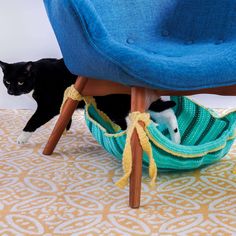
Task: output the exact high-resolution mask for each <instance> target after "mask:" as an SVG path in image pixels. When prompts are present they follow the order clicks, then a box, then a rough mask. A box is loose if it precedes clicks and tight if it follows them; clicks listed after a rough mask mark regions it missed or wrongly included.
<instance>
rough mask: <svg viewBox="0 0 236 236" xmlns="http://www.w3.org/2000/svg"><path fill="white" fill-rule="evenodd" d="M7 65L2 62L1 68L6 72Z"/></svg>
mask: <svg viewBox="0 0 236 236" xmlns="http://www.w3.org/2000/svg"><path fill="white" fill-rule="evenodd" d="M7 65H8V64H7V63H5V62H3V61H0V67H1V68H2V70H5V69H6V67H7Z"/></svg>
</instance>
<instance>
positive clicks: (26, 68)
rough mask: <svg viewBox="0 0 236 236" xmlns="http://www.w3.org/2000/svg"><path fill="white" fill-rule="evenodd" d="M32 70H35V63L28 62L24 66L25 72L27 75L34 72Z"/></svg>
mask: <svg viewBox="0 0 236 236" xmlns="http://www.w3.org/2000/svg"><path fill="white" fill-rule="evenodd" d="M32 68H33V62H32V61H30V62H27V63H26V64H25V66H24V71H25V73H27V74H28V73H30V72H31V71H32Z"/></svg>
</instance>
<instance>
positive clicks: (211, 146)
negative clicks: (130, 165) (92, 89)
mask: <svg viewBox="0 0 236 236" xmlns="http://www.w3.org/2000/svg"><path fill="white" fill-rule="evenodd" d="M171 100H173V101H175V102H176V106H175V108H174V112H175V114H176V117H177V120H178V125H179V130H180V134H181V144H175V143H173V142H172V141H171V140H170V135H169V133H168V130H167V129H166V127H164V126H161V125H157V124H155V123H154V122H152V121H150V122H149V124H148V125H147V126H146V127H145V132H146V135H147V137H148V139H149V141H150V144H151V148H152V153H153V158H154V160H155V164H156V166H157V167H158V169H161V170H189V169H195V168H198V167H201V166H203V165H208V164H212V163H214V162H216V161H218V160H220V159H221V158H223V157H224V156H225V155H226V154H227V153H228V152H229V150H230V148H231V146H232V144H233V142H234V140H235V138H236V111H233V112H231V113H229V114H227V115H225V116H224V117H219V116H218V115H217V114H216V113H215V112H213V111H212V110H210V109H206V108H204V107H203V106H200V105H199V104H197V103H195V102H193V101H192V100H190V99H188V98H186V97H171ZM85 119H86V123H87V126H88V128H89V130H90V131H91V133H92V135H93V136H94V138H95V139H96V140H97V142H98V143H99V144H101V145H102V146H103V147H104V149H105V150H107V151H108V152H109V153H110V154H112V155H113V156H115V157H116V158H118V159H120V160H121V159H122V156H123V151H124V148H125V144H126V136H127V131H123V130H121V129H119V128H117V127H116V126H114V124H112V122H111V121H109V119H107V117H105V118H104V116H103V115H101V113H100V112H99V111H98V110H97V108H96V106H94V105H93V104H87V107H86V109H85ZM114 127H115V128H114ZM149 160H150V159H149V158H148V155H147V153H145V152H144V153H143V164H144V166H149V164H150V163H149Z"/></svg>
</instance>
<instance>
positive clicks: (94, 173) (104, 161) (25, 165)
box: [0, 110, 236, 236]
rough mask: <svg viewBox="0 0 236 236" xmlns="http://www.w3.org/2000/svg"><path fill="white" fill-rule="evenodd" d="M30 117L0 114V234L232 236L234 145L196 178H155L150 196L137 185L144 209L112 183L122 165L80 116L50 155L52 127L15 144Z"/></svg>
mask: <svg viewBox="0 0 236 236" xmlns="http://www.w3.org/2000/svg"><path fill="white" fill-rule="evenodd" d="M31 113H32V112H31V111H7V110H0V235H1V236H10V235H16V236H25V235H29V236H34V235H43V236H54V235H55V236H57V235H71V236H77V235H78V236H79V235H86V236H93V235H99V236H103V235H109V236H115V235H125V236H135V235H148V236H157V235H170V236H172V235H180V236H184V235H194V236H198V235H209V236H210V235H217V236H220V235H236V175H235V174H233V173H232V169H233V167H234V166H235V165H236V146H234V148H233V149H232V150H231V152H230V154H229V155H228V156H227V157H225V158H224V159H223V160H222V161H221V162H219V163H217V164H215V165H212V166H209V167H206V168H202V169H200V170H196V171H189V172H178V173H161V174H159V175H158V185H157V189H156V190H149V188H148V184H147V179H146V178H145V177H144V179H143V182H144V183H143V187H142V206H141V208H140V209H138V210H132V209H130V208H129V207H128V206H127V205H128V188H126V189H124V190H120V189H118V188H117V187H115V185H114V183H115V182H116V181H117V180H118V179H119V178H120V177H121V175H122V169H121V163H119V162H117V161H116V160H115V159H114V158H113V157H111V156H110V155H108V154H106V153H105V152H104V151H103V150H102V149H101V148H100V147H99V146H98V145H97V144H96V142H95V141H94V139H93V138H92V137H91V135H90V133H89V132H88V130H87V128H86V127H85V123H84V120H83V117H82V113H81V112H77V113H76V114H75V116H74V123H73V126H72V130H71V131H70V132H69V134H68V135H67V136H66V137H63V138H62V140H61V141H60V143H59V145H58V147H57V149H56V153H55V154H54V155H53V156H43V155H42V154H41V153H42V149H43V147H44V145H45V142H46V140H47V137H48V135H49V133H50V131H51V128H52V126H53V124H54V122H55V121H52V122H50V123H49V124H47V125H46V126H44V127H43V128H41V129H40V130H39V131H38V132H37V133H36V134H35V135H34V136H33V137H32V139H31V140H30V143H29V144H27V145H23V146H19V145H16V143H15V141H16V138H17V136H18V134H19V133H20V130H21V128H22V127H23V126H24V123H25V122H26V121H27V120H28V118H29V116H30V115H31Z"/></svg>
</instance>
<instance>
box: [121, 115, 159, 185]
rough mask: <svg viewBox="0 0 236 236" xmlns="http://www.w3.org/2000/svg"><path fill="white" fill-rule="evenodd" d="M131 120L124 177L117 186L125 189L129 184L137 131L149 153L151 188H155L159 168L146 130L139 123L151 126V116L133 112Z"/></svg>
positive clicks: (144, 148) (125, 152) (124, 157)
mask: <svg viewBox="0 0 236 236" xmlns="http://www.w3.org/2000/svg"><path fill="white" fill-rule="evenodd" d="M129 119H130V122H131V123H130V125H129V127H128V129H127V138H126V144H125V149H124V152H123V161H122V162H123V170H124V176H123V177H122V178H121V179H120V180H119V181H118V182H117V183H116V186H118V187H120V188H124V187H125V186H126V185H127V184H128V180H129V177H130V175H131V171H132V149H131V137H132V134H133V132H134V130H135V129H136V130H137V133H138V137H139V141H140V144H141V146H142V149H143V151H145V152H146V153H147V155H148V158H149V176H150V179H151V182H150V186H151V187H153V186H154V185H155V181H156V177H157V166H156V163H155V161H154V158H153V153H152V147H151V144H150V142H149V138H148V137H147V135H146V132H145V129H144V128H143V127H142V126H141V125H140V124H139V121H142V122H143V123H144V124H145V126H147V125H149V123H150V115H149V114H148V113H140V112H133V113H131V114H130V115H129Z"/></svg>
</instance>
